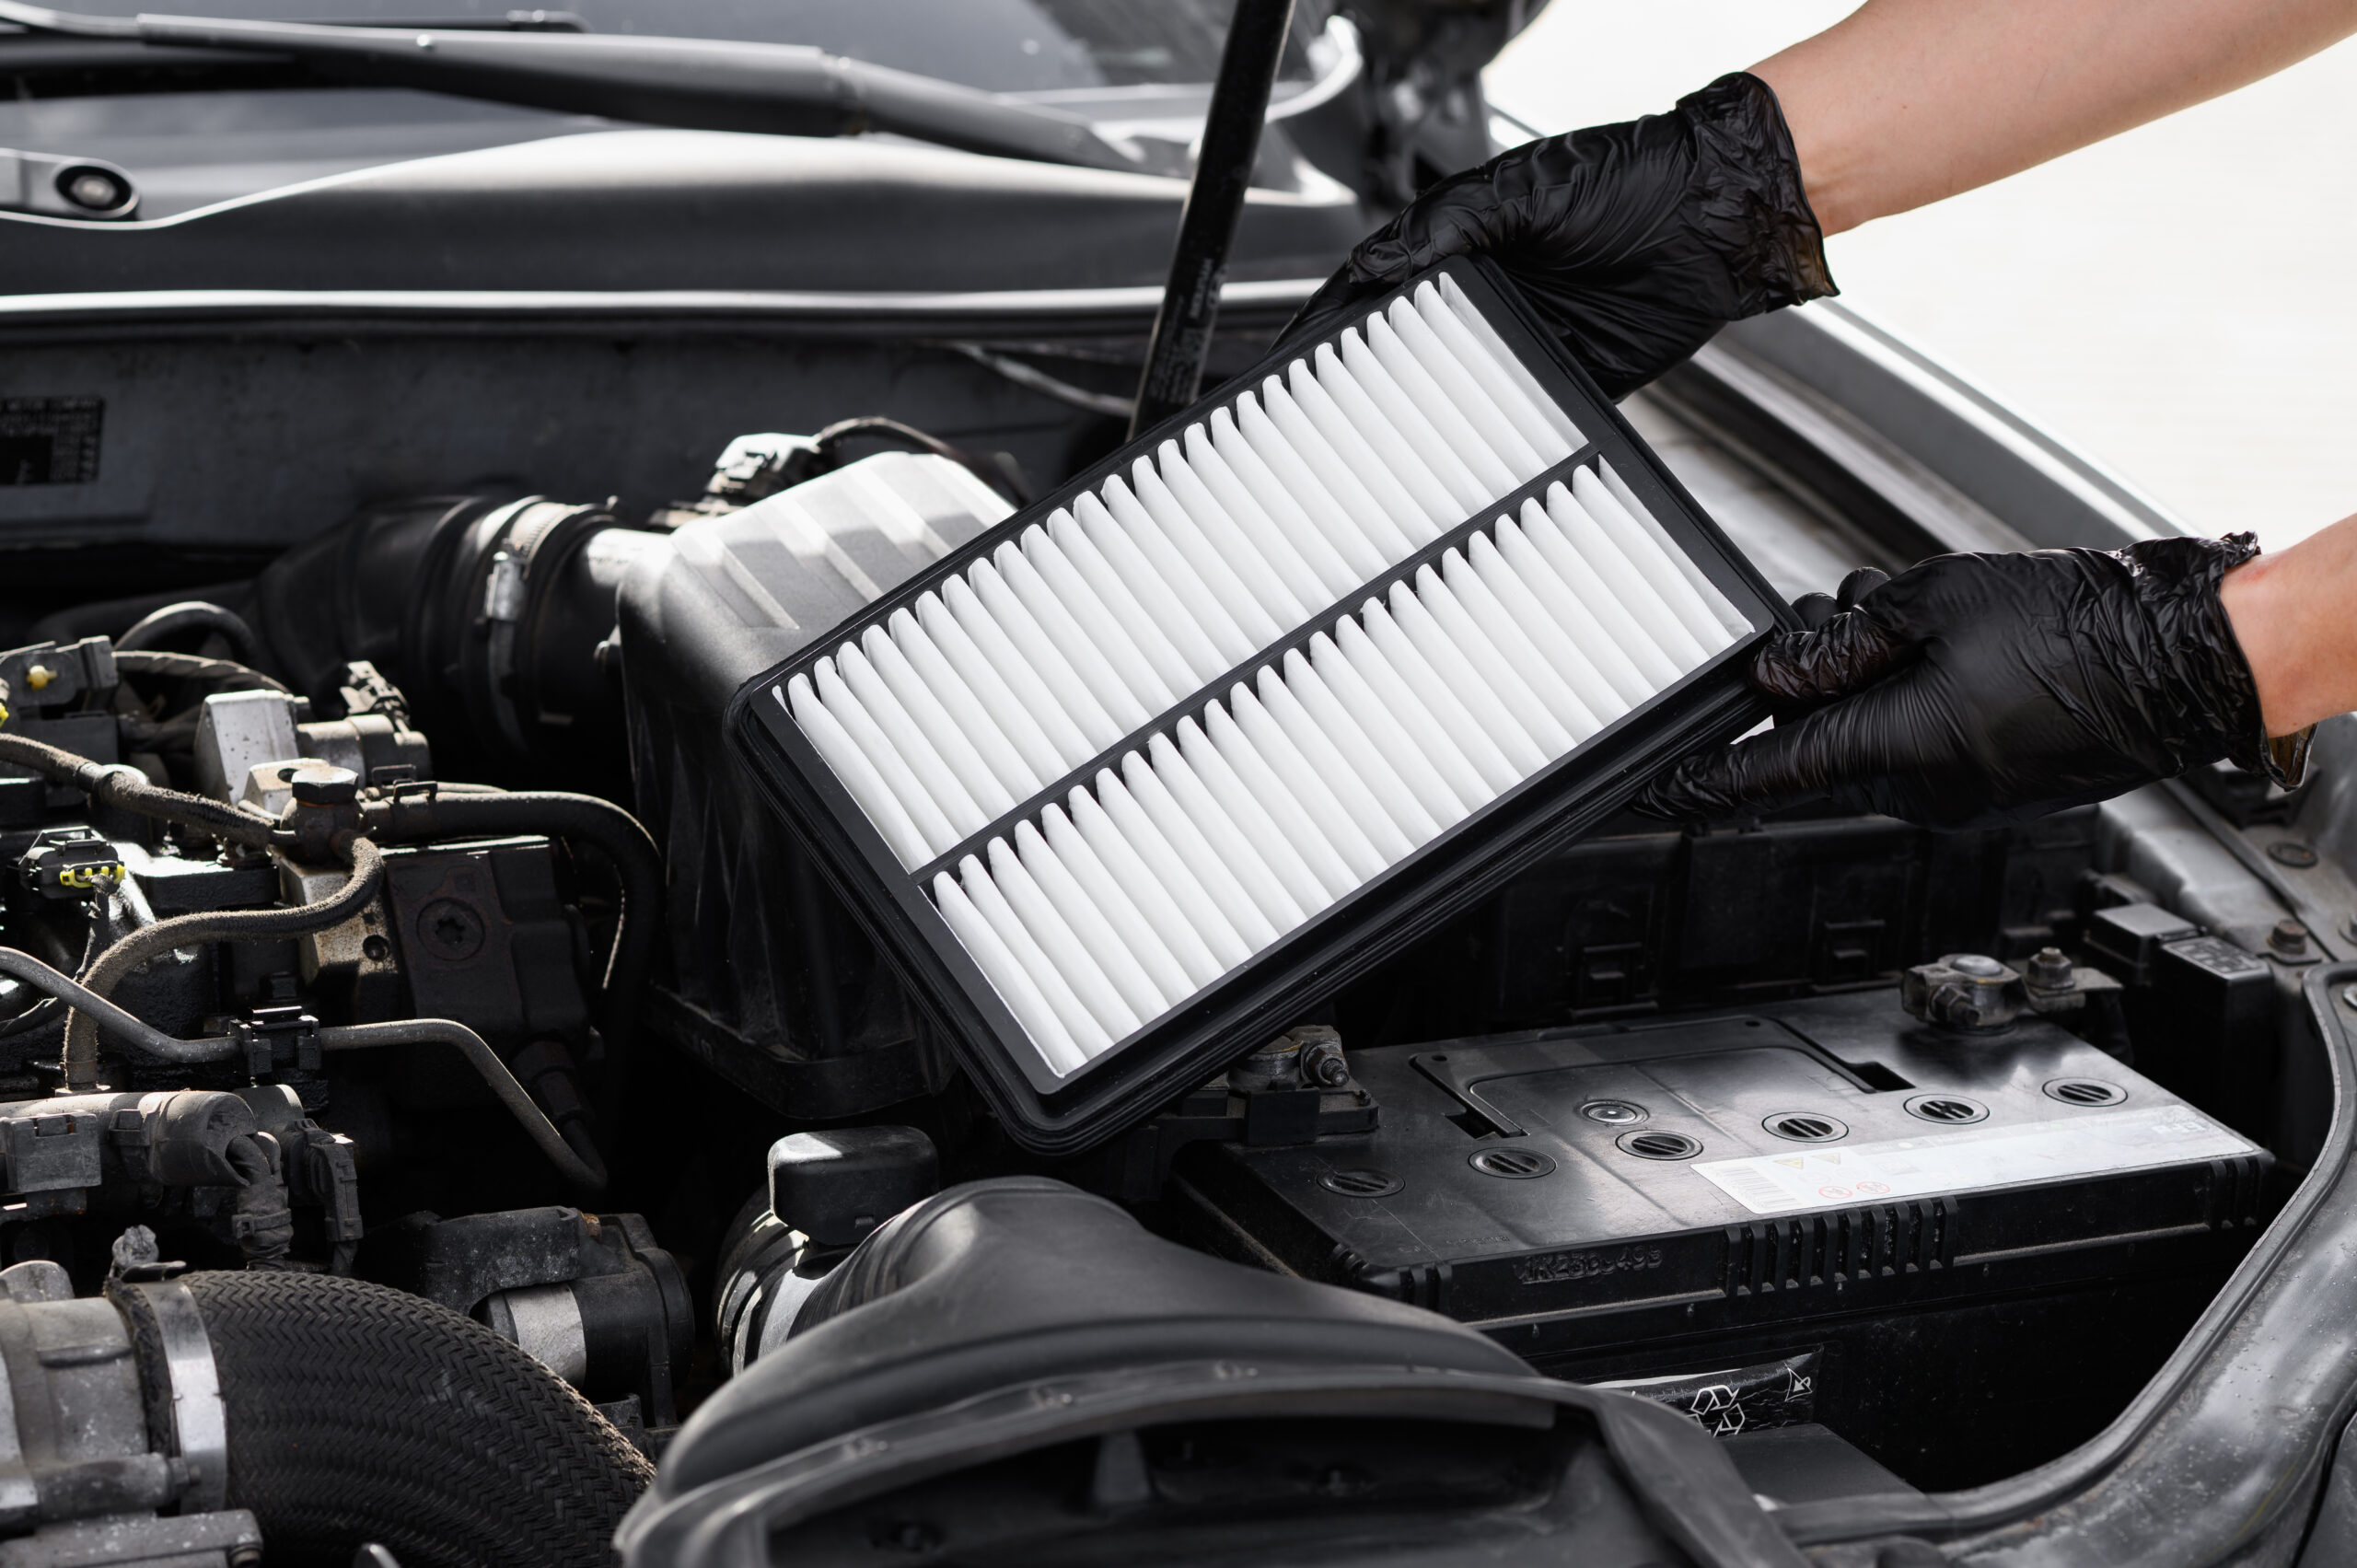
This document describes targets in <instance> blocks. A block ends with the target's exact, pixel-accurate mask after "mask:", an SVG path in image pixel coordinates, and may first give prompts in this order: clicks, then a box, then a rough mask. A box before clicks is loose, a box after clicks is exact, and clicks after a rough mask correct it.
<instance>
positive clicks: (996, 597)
mask: <svg viewBox="0 0 2357 1568" xmlns="http://www.w3.org/2000/svg"><path fill="white" fill-rule="evenodd" d="M968 583H971V584H972V585H973V586H972V587H968V586H967V584H968ZM941 597H942V598H943V600H944V601H945V602H946V603H947V604H948V606H949V608H950V610H951V612H952V613H954V614H955V615H956V616H957V617H958V624H959V625H961V626H963V627H964V628H965V629H966V632H967V634H968V635H970V637H972V638H973V639H974V642H975V644H976V645H978V646H980V647H981V650H982V656H983V657H985V658H986V659H988V660H989V661H990V666H991V668H993V669H994V670H996V671H997V672H998V674H999V679H1002V680H1004V681H1005V682H1006V684H1007V685H1008V686H1009V687H1010V688H1012V689H1013V690H1014V691H1015V694H1016V697H1017V698H1018V699H1019V700H1020V701H1021V702H1022V703H1023V705H1024V706H1025V707H1026V708H1027V709H1028V710H1029V712H1030V713H1031V714H1032V715H1033V716H1034V717H1036V718H1037V719H1038V720H1039V725H1040V727H1041V728H1042V729H1044V730H1045V731H1046V732H1047V735H1048V738H1049V739H1050V740H1051V741H1052V742H1053V743H1054V744H1055V748H1056V750H1057V752H1058V754H1059V755H1060V756H1061V758H1062V761H1063V767H1064V769H1071V768H1076V767H1078V766H1080V765H1081V764H1082V763H1083V762H1086V761H1088V759H1089V758H1091V757H1094V756H1095V755H1097V752H1099V751H1101V750H1103V749H1105V748H1106V747H1108V746H1109V745H1111V744H1112V743H1113V741H1114V740H1115V739H1117V738H1120V733H1121V732H1120V731H1119V730H1117V729H1115V728H1114V727H1113V721H1112V720H1111V719H1109V718H1108V717H1106V716H1105V710H1104V709H1102V708H1100V707H1098V706H1097V699H1095V698H1094V697H1091V696H1090V695H1089V694H1088V689H1087V688H1086V687H1085V686H1083V685H1082V684H1081V683H1080V678H1079V677H1078V676H1075V675H1074V674H1073V672H1072V670H1071V668H1069V667H1067V666H1066V665H1065V664H1064V662H1063V658H1062V656H1061V655H1059V654H1057V653H1056V652H1055V650H1054V649H1052V648H1051V647H1049V646H1048V639H1047V634H1046V633H1043V632H1041V631H1040V630H1039V627H1038V626H1036V625H1034V624H1033V623H1032V621H1031V618H1030V617H1029V616H1028V615H1027V614H1025V613H1024V612H1023V607H1022V606H1021V605H1019V604H1017V603H1016V602H1015V596H1014V595H1013V594H1011V593H1009V592H1007V590H1006V585H1005V584H1004V583H1002V582H1000V581H999V578H998V573H997V572H996V571H995V570H993V568H992V566H991V563H989V562H987V561H980V562H976V563H975V564H974V567H973V570H971V571H970V572H969V573H967V574H966V576H965V577H964V578H962V579H961V578H958V577H952V578H950V579H949V580H948V581H947V582H946V583H944V584H943V585H942V588H941ZM1076 715H1077V716H1076ZM1084 726H1086V727H1084ZM1059 772H1062V770H1059Z"/></svg>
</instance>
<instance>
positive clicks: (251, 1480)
mask: <svg viewBox="0 0 2357 1568" xmlns="http://www.w3.org/2000/svg"><path fill="white" fill-rule="evenodd" d="M182 1279H183V1281H184V1282H185V1283H186V1284H187V1285H188V1288H189V1293H190V1295H192V1296H194V1297H195V1299H196V1304H197V1307H198V1310H199V1311H200V1313H201V1314H202V1315H203V1319H204V1327H205V1332H206V1335H207V1337H208V1338H209V1339H210V1340H211V1342H212V1345H213V1360H214V1365H215V1368H216V1369H217V1371H218V1374H219V1377H220V1385H221V1398H222V1400H223V1403H224V1405H225V1406H226V1412H227V1423H228V1450H229V1479H228V1505H229V1506H230V1507H232V1508H250V1509H251V1510H253V1513H254V1516H255V1519H256V1520H257V1521H258V1522H259V1523H260V1525H261V1533H262V1539H264V1540H265V1541H267V1542H268V1543H269V1550H270V1562H271V1564H272V1568H309V1565H312V1564H318V1565H319V1568H346V1565H347V1564H349V1563H350V1562H352V1561H353V1557H354V1552H356V1551H358V1550H359V1549H360V1547H361V1546H363V1545H364V1544H365V1543H366V1542H369V1541H380V1542H382V1543H383V1544H384V1545H385V1546H386V1547H387V1548H389V1550H390V1551H391V1552H392V1554H393V1555H394V1557H396V1558H397V1559H399V1560H400V1562H401V1564H402V1568H578V1565H581V1564H601V1563H605V1562H610V1561H611V1560H612V1552H613V1549H612V1539H613V1533H614V1529H615V1527H616V1526H618V1525H619V1524H620V1523H621V1517H622V1515H623V1513H624V1512H625V1511H626V1510H627V1509H628V1508H629V1507H630V1505H631V1504H632V1502H633V1501H634V1500H635V1499H636V1498H637V1496H638V1494H639V1493H641V1492H644V1490H645V1489H646V1485H647V1483H648V1481H651V1480H652V1479H653V1477H654V1467H653V1466H651V1465H650V1464H648V1462H647V1461H646V1458H644V1456H643V1455H642V1454H640V1453H639V1451H638V1450H637V1449H636V1448H634V1447H633V1446H631V1443H630V1441H629V1439H627V1438H625V1437H624V1436H623V1435H622V1434H621V1433H620V1432H619V1431H617V1430H616V1429H615V1428H614V1427H613V1425H612V1424H611V1423H609V1422H608V1421H607V1420H606V1419H605V1418H604V1417H603V1416H601V1415H599V1414H598V1412H597V1411H596V1410H595V1409H593V1408H592V1407H591V1406H590V1405H589V1403H588V1402H587V1401H586V1400H584V1399H582V1397H581V1396H580V1395H579V1394H578V1393H576V1392H575V1391H574V1389H573V1388H571V1387H570V1386H569V1385H567V1384H566V1383H565V1382H564V1381H563V1379H562V1378H560V1377H558V1376H556V1374H555V1373H553V1372H552V1371H550V1370H549V1369H548V1368H547V1367H545V1366H543V1365H540V1363H539V1362H537V1361H535V1360H533V1359H532V1358H531V1357H530V1356H529V1355H528V1354H526V1353H524V1352H523V1351H522V1350H520V1349H518V1348H517V1347H516V1346H515V1345H512V1344H510V1343H508V1342H506V1341H505V1340H503V1339H501V1338H500V1337H499V1336H498V1335H497V1334H494V1333H493V1332H492V1331H491V1330H489V1329H487V1328H485V1327H483V1326H482V1324H480V1323H477V1322H475V1321H474V1320H473V1319H472V1318H464V1317H461V1316H459V1314H458V1313H456V1312H453V1311H451V1310H450V1309H449V1308H448V1307H442V1306H439V1305H437V1304H435V1303H434V1302H431V1301H427V1300H425V1299H424V1298H423V1297H421V1296H414V1295H408V1294H407V1293H405V1292H402V1291H397V1290H393V1289H391V1288H389V1287H388V1286H385V1285H378V1284H371V1283H367V1282H366V1281H362V1280H354V1279H346V1278H343V1277H342V1276H339V1275H335V1274H305V1273H290V1272H243V1273H229V1272H220V1273H216V1272H206V1273H194V1274H187V1275H183V1276H182Z"/></svg>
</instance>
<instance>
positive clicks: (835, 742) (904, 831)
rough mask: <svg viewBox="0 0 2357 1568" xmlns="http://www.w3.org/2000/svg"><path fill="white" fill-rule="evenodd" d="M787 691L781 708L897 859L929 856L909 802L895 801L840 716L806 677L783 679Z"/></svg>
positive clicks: (916, 861)
mask: <svg viewBox="0 0 2357 1568" xmlns="http://www.w3.org/2000/svg"><path fill="white" fill-rule="evenodd" d="M786 691H787V693H788V697H787V703H786V709H787V711H788V712H789V713H791V714H793V715H794V722H795V723H796V724H798V725H800V726H802V728H803V730H804V732H805V733H806V734H807V735H808V736H809V737H810V739H811V742H812V744H814V745H815V746H817V747H818V749H819V755H820V756H821V757H823V758H825V759H826V761H827V766H828V767H830V768H831V769H833V770H834V773H835V776H836V777H837V778H839V779H841V780H842V782H843V786H844V787H845V788H847V789H849V790H850V791H851V794H852V798H853V799H854V800H856V801H858V802H859V808H860V809H861V810H863V811H865V812H866V813H867V817H868V819H869V820H870V821H872V822H874V823H875V824H876V826H877V829H878V830H880V831H881V832H882V833H883V835H884V838H885V842H888V843H889V844H890V845H891V846H892V853H893V854H897V855H899V856H900V863H901V864H902V865H922V864H923V862H924V861H926V860H927V859H929V858H931V856H932V854H933V846H932V845H931V844H930V843H928V842H926V841H925V837H924V835H923V833H921V832H919V831H918V830H917V826H916V823H915V821H914V820H912V819H911V817H910V816H909V810H908V807H905V806H903V805H902V804H901V803H900V799H899V797H898V796H896V795H895V794H894V793H893V790H892V786H891V785H890V784H888V783H886V782H885V779H884V775H883V773H882V772H879V771H878V770H877V766H876V764H875V763H874V762H873V761H869V759H868V757H867V754H866V753H865V751H863V750H862V749H860V746H859V743H858V742H857V741H854V740H853V739H852V738H851V732H850V731H849V730H847V729H845V728H844V727H843V726H842V720H840V719H838V718H836V717H835V715H834V714H830V713H829V712H828V711H827V709H826V705H825V704H824V703H820V702H819V698H818V696H817V694H816V693H815V692H813V691H811V690H810V678H809V677H808V676H807V675H797V676H795V678H794V679H793V680H792V681H791V682H789V683H788V684H787V687H786Z"/></svg>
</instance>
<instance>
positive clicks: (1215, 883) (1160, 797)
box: [1106, 737, 1277, 957]
mask: <svg viewBox="0 0 2357 1568" xmlns="http://www.w3.org/2000/svg"><path fill="white" fill-rule="evenodd" d="M1159 738H1160V737H1156V739H1159ZM1121 783H1122V784H1123V785H1124V786H1125V788H1126V789H1127V791H1128V793H1129V798H1130V799H1131V801H1132V802H1133V803H1134V804H1135V805H1136V806H1137V807H1138V808H1139V810H1140V811H1141V812H1143V813H1144V819H1145V820H1146V822H1147V824H1148V825H1149V826H1151V827H1152V828H1153V830H1155V833H1156V834H1157V835H1159V837H1160V838H1161V840H1162V842H1163V843H1165V844H1166V845H1167V846H1168V847H1169V850H1170V852H1171V854H1173V856H1175V857H1176V858H1177V859H1178V861H1179V864H1180V865H1183V866H1185V867H1186V869H1187V871H1188V872H1189V873H1190V875H1191V876H1192V877H1194V880H1195V884H1196V886H1198V887H1200V888H1202V890H1203V893H1204V896H1205V897H1207V898H1209V899H1210V900H1211V901H1212V902H1213V905H1215V906H1216V907H1217V908H1218V910H1219V912H1220V914H1221V915H1222V916H1223V917H1224V918H1225V920H1226V922H1227V925H1228V929H1229V930H1231V931H1233V932H1235V933H1236V935H1237V940H1238V942H1239V943H1240V944H1241V945H1242V947H1243V948H1244V951H1245V954H1246V956H1247V957H1249V956H1250V955H1251V954H1254V953H1257V952H1259V951H1260V949H1261V948H1263V947H1267V946H1268V945H1269V944H1270V943H1271V942H1273V941H1275V940H1276V939H1277V928H1276V926H1275V924H1274V923H1271V921H1270V919H1269V917H1268V916H1267V915H1266V914H1263V913H1262V912H1261V911H1260V905H1259V904H1257V903H1255V902H1253V900H1252V895H1251V894H1250V893H1249V892H1248V891H1246V890H1245V887H1244V884H1243V883H1242V882H1241V881H1240V880H1238V879H1237V875H1236V873H1235V872H1233V871H1231V870H1229V869H1228V865H1227V862H1226V861H1225V860H1224V859H1222V858H1221V857H1220V854H1219V852H1218V851H1216V850H1214V849H1213V848H1212V846H1211V843H1210V842H1209V841H1208V840H1207V839H1205V838H1204V836H1203V830H1202V828H1200V827H1198V826H1197V825H1196V824H1195V821H1194V819H1192V818H1190V817H1189V816H1188V815H1187V812H1186V808H1185V807H1181V806H1180V805H1179V802H1178V800H1177V799H1176V797H1174V796H1172V795H1171V793H1170V786H1169V785H1167V784H1164V783H1163V782H1162V780H1161V779H1160V778H1159V777H1157V776H1156V775H1155V771H1154V770H1153V769H1152V768H1151V767H1148V766H1147V765H1146V760H1145V758H1144V757H1143V756H1141V755H1139V754H1138V753H1137V752H1135V751H1132V752H1130V753H1129V754H1128V755H1126V756H1124V757H1123V758H1122V759H1121ZM1106 805H1107V808H1108V809H1110V808H1111V806H1112V803H1111V802H1110V801H1108V802H1107V803H1106ZM1114 817H1115V820H1117V821H1119V820H1120V813H1118V812H1116V813H1115V814H1114ZM1127 826H1128V824H1126V823H1124V824H1123V827H1124V829H1126V828H1127ZM1214 826H1215V827H1219V828H1225V826H1226V824H1224V823H1221V824H1215V825H1214ZM1141 847H1143V846H1141Z"/></svg>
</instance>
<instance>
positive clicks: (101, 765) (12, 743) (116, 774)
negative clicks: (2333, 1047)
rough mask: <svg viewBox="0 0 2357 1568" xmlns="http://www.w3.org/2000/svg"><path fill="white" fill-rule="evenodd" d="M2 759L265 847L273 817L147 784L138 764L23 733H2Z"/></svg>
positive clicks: (112, 802) (144, 813) (161, 816)
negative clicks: (96, 757)
mask: <svg viewBox="0 0 2357 1568" xmlns="http://www.w3.org/2000/svg"><path fill="white" fill-rule="evenodd" d="M0 762H6V763H7V764H9V765H10V766H12V767H17V768H22V769H24V770H25V771H27V772H32V773H38V774H40V775H41V777H42V778H45V779H47V780H48V781H49V782H50V783H52V784H64V785H66V786H68V787H69V788H73V789H78V790H80V791H82V792H83V793H84V794H85V795H87V796H90V797H91V798H92V799H94V800H99V801H103V802H105V803H106V804H107V805H109V806H114V807H121V808H122V809H123V810H125V811H129V812H133V813H135V814H136V815H138V816H141V817H153V818H155V819H157V820H159V821H165V822H175V823H178V824H179V825H180V826H181V827H184V828H193V829H195V830H197V831H198V832H200V833H210V834H211V835H212V836H213V837H215V838H216V839H226V840H227V841H228V842H231V843H233V844H244V845H246V846H248V847H249V848H252V849H265V848H267V847H269V845H270V842H271V834H272V831H273V829H272V826H271V824H270V823H268V822H265V821H263V820H262V819H261V818H259V817H255V816H251V815H250V814H248V813H246V812H243V811H240V810H238V809H237V808H236V807H230V806H224V805H222V804H221V803H220V802H219V801H217V800H208V799H206V798H205V797H204V796H201V795H188V794H184V793H183V792H181V791H180V790H177V789H163V788H159V787H158V786H157V785H155V784H149V783H148V782H147V780H146V779H145V777H144V776H143V775H142V774H141V773H140V772H139V771H138V770H137V769H136V768H126V767H122V766H119V765H114V764H110V763H106V762H93V761H90V760H89V759H88V758H87V757H76V756H75V754H74V753H73V752H71V751H67V750H64V749H61V748H59V747H55V746H51V745H47V744H45V743H43V742H41V741H39V740H28V739H26V738H24V737H23V736H21V735H0Z"/></svg>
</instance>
